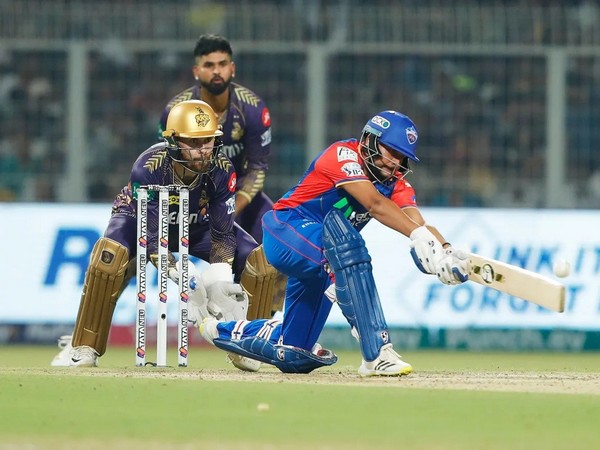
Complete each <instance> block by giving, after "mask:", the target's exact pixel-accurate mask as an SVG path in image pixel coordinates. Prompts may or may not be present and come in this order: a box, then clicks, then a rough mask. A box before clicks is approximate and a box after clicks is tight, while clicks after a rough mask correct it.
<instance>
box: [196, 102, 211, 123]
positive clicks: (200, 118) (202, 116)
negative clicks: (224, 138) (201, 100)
mask: <svg viewBox="0 0 600 450" xmlns="http://www.w3.org/2000/svg"><path fill="white" fill-rule="evenodd" d="M196 111H198V114H196V115H195V116H194V117H195V119H196V123H197V124H198V126H199V127H205V126H206V124H207V123H208V122H210V116H209V115H208V114H206V113H205V112H204V111H202V108H200V107H199V106H196Z"/></svg>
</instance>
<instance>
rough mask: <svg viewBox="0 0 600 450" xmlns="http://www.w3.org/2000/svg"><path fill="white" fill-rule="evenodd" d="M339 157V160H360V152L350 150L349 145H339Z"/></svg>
mask: <svg viewBox="0 0 600 450" xmlns="http://www.w3.org/2000/svg"><path fill="white" fill-rule="evenodd" d="M337 159H338V161H355V162H356V161H358V154H357V153H356V152H355V151H353V150H350V149H349V148H348V147H342V146H340V147H338V148H337Z"/></svg>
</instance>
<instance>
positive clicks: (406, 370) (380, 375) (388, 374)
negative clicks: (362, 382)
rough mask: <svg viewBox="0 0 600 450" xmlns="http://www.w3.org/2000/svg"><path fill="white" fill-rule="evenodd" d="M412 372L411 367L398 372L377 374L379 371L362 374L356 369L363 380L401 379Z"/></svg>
mask: <svg viewBox="0 0 600 450" xmlns="http://www.w3.org/2000/svg"><path fill="white" fill-rule="evenodd" d="M412 372H413V368H412V367H410V366H409V367H405V368H403V369H402V370H400V371H398V372H392V373H390V372H379V371H370V370H369V371H367V372H362V371H361V370H360V369H358V374H359V375H360V376H361V377H363V378H368V377H401V376H403V375H408V374H411V373H412Z"/></svg>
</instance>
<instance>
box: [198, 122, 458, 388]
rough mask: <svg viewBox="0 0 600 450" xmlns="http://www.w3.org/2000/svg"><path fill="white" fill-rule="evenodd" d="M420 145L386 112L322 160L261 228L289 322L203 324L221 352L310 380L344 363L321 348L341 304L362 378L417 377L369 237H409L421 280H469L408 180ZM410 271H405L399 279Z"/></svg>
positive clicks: (409, 125)
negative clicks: (371, 230)
mask: <svg viewBox="0 0 600 450" xmlns="http://www.w3.org/2000/svg"><path fill="white" fill-rule="evenodd" d="M417 141H418V132H417V128H416V126H415V124H414V123H413V122H412V120H411V119H410V118H408V117H407V116H405V115H403V114H400V113H398V112H395V111H383V112H381V113H379V114H377V115H375V116H374V117H372V118H371V119H370V120H369V121H368V122H367V124H366V125H365V126H364V128H363V130H362V134H361V136H360V139H358V140H357V139H348V140H343V141H338V142H335V143H333V144H331V145H330V146H329V147H327V148H326V149H325V150H324V151H322V152H321V153H320V154H319V155H318V156H317V157H316V158H315V159H314V160H313V161H312V163H311V164H310V166H309V167H308V169H307V171H306V172H305V174H304V175H303V177H302V179H301V180H300V181H299V183H298V184H297V185H296V186H294V187H293V188H292V189H291V190H289V191H288V192H287V193H286V194H285V195H284V196H283V197H282V198H281V199H279V200H278V201H277V202H276V203H275V204H274V206H273V210H272V211H270V212H267V213H266V214H265V215H264V216H263V220H262V225H263V233H264V237H263V246H264V253H265V256H266V260H267V261H268V263H270V264H271V265H272V266H274V267H275V268H276V269H277V270H279V271H280V272H282V273H284V274H285V275H287V276H288V283H287V289H286V296H285V302H284V313H283V320H282V321H279V320H273V319H261V320H250V321H247V320H237V321H224V320H217V319H216V318H214V317H210V316H209V317H206V318H205V319H204V320H203V321H202V322H201V323H200V327H199V330H200V334H201V335H202V336H203V337H204V338H205V339H206V340H207V341H209V342H211V343H213V344H214V345H216V346H217V347H218V348H221V349H223V350H225V351H227V352H230V353H234V354H238V355H240V356H244V357H247V358H251V359H254V360H257V361H261V362H264V363H268V364H272V365H274V366H276V367H277V368H279V369H280V370H281V371H282V372H299V373H308V372H311V371H312V370H314V369H317V368H319V367H323V366H329V365H332V364H334V363H335V362H336V361H337V356H336V355H335V354H334V353H333V352H332V351H330V350H326V349H324V348H322V347H321V346H320V345H319V344H318V343H317V340H318V338H319V335H320V334H321V331H322V330H323V327H324V325H325V322H326V320H327V317H328V315H329V312H330V310H331V308H332V306H333V304H334V303H337V305H338V306H339V308H340V309H341V311H342V313H343V315H344V316H345V318H346V319H347V321H348V323H349V325H350V329H351V332H352V334H353V335H354V336H355V337H356V339H357V340H358V342H359V343H360V349H361V353H362V363H361V365H360V367H359V369H358V373H359V375H361V376H365V377H368V376H400V375H405V374H408V373H410V372H412V370H413V369H412V367H411V365H410V364H409V363H407V362H405V361H403V360H402V358H401V356H400V355H399V354H398V353H396V351H395V350H394V348H393V346H392V342H391V340H390V335H389V332H388V327H387V324H386V320H385V317H384V313H383V310H382V307H381V301H380V299H379V296H378V293H377V288H376V286H375V282H374V279H373V274H372V266H371V257H370V256H369V253H368V251H367V248H366V247H365V242H364V240H363V239H362V237H361V235H360V231H361V230H362V229H363V227H364V226H365V225H366V224H367V223H368V222H369V221H370V220H371V219H375V220H378V221H379V222H381V223H383V224H384V225H386V226H388V227H390V228H392V229H394V230H396V231H397V232H399V233H401V234H403V235H405V236H407V237H409V238H410V252H411V255H412V256H413V260H414V262H415V264H416V265H417V267H418V268H419V269H420V270H421V271H422V272H424V273H427V274H435V275H436V276H437V277H438V278H439V281H440V282H442V283H444V284H449V285H453V284H459V283H463V282H464V281H466V280H467V279H468V273H469V260H468V255H467V254H466V253H464V252H462V251H457V250H454V249H453V248H452V246H451V245H450V244H449V243H448V242H447V241H446V239H445V238H444V237H443V236H442V234H441V233H440V232H439V231H438V230H437V229H436V228H435V227H433V226H431V225H429V224H427V223H426V222H425V219H424V218H423V216H422V215H421V213H420V211H419V209H418V207H417V202H416V198H415V191H414V189H413V188H412V186H411V185H410V184H409V183H408V181H406V179H405V177H406V175H408V174H409V173H410V172H411V170H410V163H412V162H418V161H419V160H418V158H417V156H416V147H417ZM407 247H408V246H407ZM390 251H401V249H390ZM402 270H403V268H402V267H398V275H399V276H400V274H401V272H402Z"/></svg>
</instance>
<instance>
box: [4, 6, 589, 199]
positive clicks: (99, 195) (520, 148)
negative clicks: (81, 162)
mask: <svg viewBox="0 0 600 450" xmlns="http://www.w3.org/2000/svg"><path fill="white" fill-rule="evenodd" d="M128 3H131V2H128ZM134 3H135V2H134ZM242 3H243V2H242ZM289 3H290V6H293V7H294V10H298V9H301V8H302V5H303V2H302V1H293V2H289ZM339 3H340V5H342V6H344V2H339ZM352 3H354V2H350V4H352ZM356 3H357V4H360V3H361V2H356ZM379 3H382V4H385V3H386V2H379ZM409 3H410V2H409ZM418 3H419V2H413V4H415V6H416V5H417V4H418ZM505 3H506V2H505ZM508 3H511V4H518V3H520V2H517V1H515V2H508ZM544 3H547V2H541V1H537V2H535V4H538V5H540V4H544ZM575 3H577V4H578V5H579V6H580V8H579V9H577V10H575V11H588V13H587V14H579V15H575V13H571V16H570V17H569V18H568V19H569V20H577V21H579V22H580V25H581V26H580V27H579V28H583V27H584V25H585V23H587V20H588V16H590V15H592V16H593V15H594V14H596V12H595V11H596V10H595V9H594V8H593V7H592V6H590V2H587V1H581V2H575ZM316 4H318V5H319V4H320V7H323V2H316ZM346 6H348V4H346ZM315 14H316V16H315V17H316V18H319V17H321V16H319V14H318V11H317V12H315ZM573 16H575V17H573ZM315 20H316V19H315ZM328 23H329V22H328ZM308 25H310V23H308ZM323 27H324V25H323V23H321V22H319V21H318V20H317V22H313V25H312V27H311V26H308V28H307V30H308V31H306V39H309V40H310V39H317V40H318V39H323V40H325V39H326V38H327V37H328V36H329V37H330V36H332V35H333V34H335V29H334V28H327V33H325V34H318V35H314V34H311V33H313V32H317V31H318V30H321V31H323V30H324V28H323ZM228 29H231V26H229V27H228V26H227V25H226V24H225V25H224V26H223V30H225V31H226V30H228ZM311 29H312V30H313V31H312V32H311V31H310V30H311ZM214 31H219V30H214ZM533 31H535V30H532V33H531V39H532V42H531V43H532V44H534V43H544V40H545V39H546V40H547V39H549V38H547V37H546V38H544V37H543V36H544V35H547V36H549V35H548V33H547V32H544V31H543V30H542V31H540V30H537V31H536V32H533ZM319 33H320V32H319ZM540 33H541V34H540ZM536 36H538V37H539V36H542V37H541V38H539V39H541V40H540V42H536V40H537V39H538V37H536ZM343 38H344V39H346V38H348V36H344V37H343ZM554 38H555V37H552V39H554ZM8 43H9V44H10V41H8ZM38 47H39V46H36V45H31V46H30V47H27V46H25V47H18V46H15V47H14V48H11V47H10V45H8V46H3V47H0V201H60V200H61V192H60V189H58V188H57V186H58V180H60V179H62V178H64V175H65V171H66V170H67V162H66V158H67V152H66V151H65V146H66V145H67V144H66V136H67V133H68V130H67V129H66V108H67V106H66V105H67V100H66V99H67V96H68V89H69V87H68V86H67V85H66V79H67V73H66V71H67V69H66V68H67V65H68V64H67V63H68V58H69V50H68V47H67V46H64V48H61V47H60V46H58V47H57V48H59V49H58V50H57V49H56V48H52V49H40V48H38ZM188 53H189V52H185V51H181V50H180V49H178V50H177V51H168V50H165V49H164V48H162V49H160V50H158V49H153V50H133V49H132V47H130V46H128V45H127V43H125V42H120V41H118V40H104V41H100V42H98V43H95V44H94V45H90V46H89V51H88V53H87V67H86V68H85V69H84V70H85V73H86V76H87V77H88V81H89V83H88V86H89V92H87V93H81V95H86V96H87V105H88V111H87V114H88V121H87V123H88V136H87V137H86V145H87V148H83V149H81V151H85V152H87V155H88V158H87V160H88V173H87V182H88V186H87V192H86V195H85V198H86V199H87V200H89V201H98V202H104V201H110V199H112V197H113V196H114V195H115V193H116V192H117V191H118V190H119V189H120V188H121V187H122V186H123V184H125V183H126V182H127V176H128V174H129V169H130V167H131V164H132V162H133V161H134V159H135V158H136V157H137V155H138V154H139V153H140V152H141V151H142V150H144V149H145V148H147V147H148V146H149V145H151V144H152V143H153V142H155V141H156V139H157V133H156V130H157V124H158V118H159V116H160V113H161V111H162V108H163V107H164V105H165V102H166V101H167V100H168V99H169V98H171V97H172V95H174V94H175V93H177V92H180V91H181V90H182V89H184V88H185V87H187V86H189V85H190V84H191V82H192V78H191V69H190V67H191V64H192V58H191V56H190V55H189V54H188ZM306 58H307V55H306V53H304V52H302V51H297V50H296V51H290V52H281V51H277V52H271V53H270V52H267V51H264V52H261V51H251V50H246V51H241V52H239V54H236V55H234V59H235V60H236V63H237V65H238V74H239V77H238V78H239V81H240V82H241V83H242V84H244V85H246V86H248V87H250V88H251V89H253V90H255V91H256V92H257V93H259V94H260V95H261V96H262V97H263V98H264V99H265V100H266V102H267V103H268V105H269V107H270V109H271V115H272V119H273V146H272V148H273V151H274V155H273V159H272V162H271V173H272V175H273V176H271V177H270V178H269V181H268V183H267V187H266V191H267V193H268V194H269V195H271V196H272V197H278V196H279V195H281V194H282V193H283V191H284V190H285V189H286V188H287V187H289V184H290V180H295V179H297V178H298V177H299V176H301V174H302V171H303V169H304V163H305V154H306V152H307V151H312V152H314V151H315V149H307V148H306V144H307V143H306V130H305V127H306V123H307V121H306V117H305V115H306V112H307V105H306V97H307V96H306V92H307V86H306V82H307V74H306V73H305V71H306V69H307V61H306ZM567 67H568V73H567V79H566V97H567V117H566V127H567V142H566V147H567V160H566V161H565V164H566V168H565V170H566V180H567V182H568V184H569V189H570V193H571V197H572V199H573V204H572V205H565V206H573V207H598V206H600V164H599V162H600V151H599V150H600V127H598V126H597V124H598V123H600V120H599V119H600V102H599V100H600V58H598V56H593V55H592V56H586V55H576V54H573V55H569V57H568V66H567ZM82 70H83V69H82ZM327 70H328V72H327V91H326V95H327V98H326V104H327V108H328V109H327V113H326V117H327V126H326V132H327V136H326V139H324V141H325V142H330V141H333V140H336V139H340V138H347V137H358V136H353V134H355V133H356V130H357V129H360V127H361V126H362V124H364V122H365V121H366V120H367V119H368V118H369V117H370V116H371V115H372V114H373V112H375V111H378V110H381V109H385V108H395V109H398V110H400V111H403V112H405V113H407V114H409V115H410V116H411V117H412V118H413V119H414V120H415V122H416V124H417V126H418V127H419V129H420V148H419V156H420V158H421V160H422V161H423V162H422V164H420V165H419V166H417V167H415V168H414V170H418V171H419V172H425V173H427V175H428V176H420V177H416V178H418V180H419V183H420V184H419V185H416V187H417V191H418V192H419V193H420V196H419V200H420V203H421V204H422V205H431V206H448V205H452V206H525V207H541V206H544V201H545V193H544V187H545V181H544V180H545V176H546V173H545V161H546V155H545V152H546V148H547V144H548V143H547V142H546V141H547V138H548V137H547V129H546V128H547V119H548V117H547V113H548V111H547V92H546V85H547V70H548V66H547V59H546V57H545V55H544V54H543V53H541V52H535V51H530V52H529V53H528V52H526V51H525V52H523V53H521V54H518V53H517V54H512V55H508V56H507V55H505V54H497V55H495V54H492V53H486V52H485V51H479V52H475V53H470V52H463V53H461V52H460V51H456V52H454V53H452V52H450V51H445V52H444V51H443V50H442V51H439V52H437V53H433V52H427V53H422V54H420V53H415V52H402V51H395V50H390V52H389V53H386V52H385V51H383V50H381V49H380V51H379V52H377V53H376V54H368V53H367V54H365V53H361V52H358V51H357V52H352V51H347V52H340V53H339V54H336V53H333V54H332V56H331V58H329V60H328V65H327ZM278 180H279V181H278Z"/></svg>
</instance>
